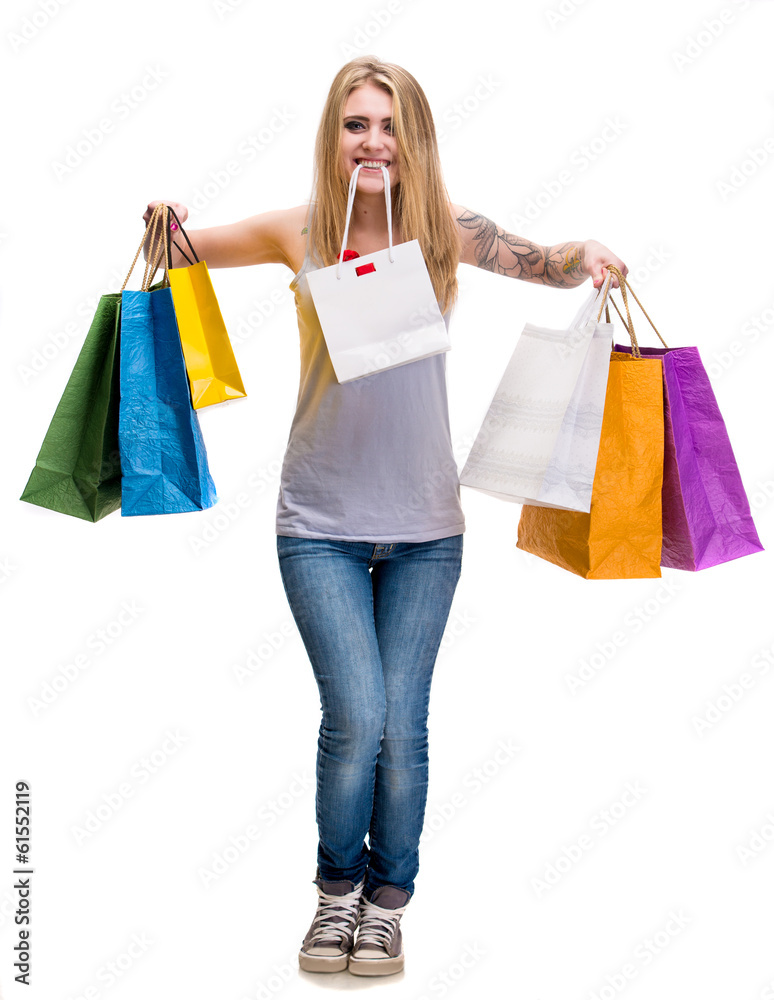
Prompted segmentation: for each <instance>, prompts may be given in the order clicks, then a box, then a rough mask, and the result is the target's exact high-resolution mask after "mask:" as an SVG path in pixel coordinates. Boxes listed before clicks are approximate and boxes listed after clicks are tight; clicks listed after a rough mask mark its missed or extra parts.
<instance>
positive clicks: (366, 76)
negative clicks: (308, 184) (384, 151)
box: [309, 56, 461, 312]
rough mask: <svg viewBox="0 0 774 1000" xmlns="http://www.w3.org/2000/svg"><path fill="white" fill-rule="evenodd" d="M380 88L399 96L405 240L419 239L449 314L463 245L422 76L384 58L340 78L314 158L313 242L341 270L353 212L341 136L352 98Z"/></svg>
mask: <svg viewBox="0 0 774 1000" xmlns="http://www.w3.org/2000/svg"><path fill="white" fill-rule="evenodd" d="M366 83H372V84H374V85H375V86H378V87H381V88H382V89H383V90H385V91H387V93H388V94H390V95H391V96H392V100H393V106H392V113H393V119H392V120H393V131H394V135H395V138H396V141H397V146H398V156H399V167H400V180H399V181H398V183H397V184H396V185H395V188H394V190H393V192H392V195H393V197H392V203H393V209H394V212H395V215H396V217H397V218H398V219H399V220H400V228H401V233H402V236H403V239H404V240H406V241H408V240H414V239H415V240H418V241H419V246H420V248H421V250H422V254H423V256H424V258H425V263H426V264H427V270H428V272H429V274H430V280H431V282H432V284H433V289H434V291H435V295H436V298H437V299H438V302H439V304H440V307H441V311H442V312H446V310H447V308H449V307H451V306H453V305H454V303H455V301H456V299H457V265H458V263H459V259H460V248H461V240H460V235H459V231H458V229H457V224H456V223H455V221H454V219H453V217H452V212H451V203H450V200H449V195H448V192H447V190H446V185H445V184H444V181H443V174H442V171H441V161H440V158H439V156H438V140H437V138H436V134H435V124H434V122H433V115H432V112H431V111H430V105H429V104H428V102H427V98H426V97H425V93H424V91H423V90H422V88H421V87H420V86H419V84H418V83H417V81H416V80H415V79H414V77H413V76H412V75H411V74H410V73H408V72H407V71H406V70H405V69H403V68H402V67H400V66H396V65H395V64H394V63H386V62H382V61H381V60H380V59H377V58H376V56H359V57H358V58H357V59H353V60H352V61H351V62H348V63H347V64H346V65H345V66H342V68H341V69H340V70H339V71H338V73H337V74H336V76H335V77H334V80H333V83H332V84H331V89H330V91H329V92H328V97H327V99H326V101H325V107H324V108H323V113H322V119H321V121H320V127H319V129H318V130H317V139H316V141H315V151H314V182H313V188H312V201H313V202H314V203H315V204H314V212H313V214H312V221H311V225H310V234H309V235H310V237H311V239H312V243H313V246H314V248H315V250H316V252H317V255H318V256H319V258H320V260H321V262H322V264H323V265H324V266H328V265H330V264H335V263H336V260H337V257H338V254H339V251H340V250H341V240H342V238H343V236H344V221H345V215H346V210H347V191H348V182H347V181H346V180H344V178H343V177H342V174H341V166H340V160H341V130H342V124H343V120H344V106H345V104H346V102H347V98H348V97H349V95H350V94H351V93H352V91H353V90H355V89H356V88H358V87H362V86H363V85H364V84H366Z"/></svg>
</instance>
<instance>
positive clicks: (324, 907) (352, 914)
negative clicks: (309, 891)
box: [298, 878, 363, 972]
mask: <svg viewBox="0 0 774 1000" xmlns="http://www.w3.org/2000/svg"><path fill="white" fill-rule="evenodd" d="M314 884H315V885H316V886H317V895H318V900H317V913H316V914H315V918H314V920H313V921H312V926H311V927H310V928H309V930H308V932H307V935H306V937H305V938H304V940H303V943H302V945H301V951H299V953H298V964H299V967H300V968H301V969H303V970H304V972H341V971H342V970H343V969H346V967H347V959H348V958H349V953H350V951H351V950H352V941H353V939H354V936H355V928H356V927H357V921H358V916H359V906H360V897H361V895H362V893H363V883H362V882H359V883H358V884H357V885H355V884H354V882H348V881H346V880H345V881H342V882H324V881H323V880H322V879H321V878H316V879H315V880H314Z"/></svg>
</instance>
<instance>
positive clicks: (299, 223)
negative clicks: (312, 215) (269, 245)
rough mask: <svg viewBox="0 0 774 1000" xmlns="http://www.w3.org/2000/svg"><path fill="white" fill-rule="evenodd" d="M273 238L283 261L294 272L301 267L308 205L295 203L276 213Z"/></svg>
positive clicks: (304, 250)
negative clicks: (292, 206)
mask: <svg viewBox="0 0 774 1000" xmlns="http://www.w3.org/2000/svg"><path fill="white" fill-rule="evenodd" d="M276 215H277V220H276V224H275V225H276V228H275V239H276V243H277V247H278V249H279V250H280V251H281V253H282V255H283V257H284V258H285V259H284V263H286V264H287V265H288V267H289V268H290V269H291V271H293V273H294V274H295V273H296V272H298V271H299V270H300V269H301V265H302V264H303V262H304V254H305V252H306V239H307V234H306V223H307V220H308V216H309V205H308V204H304V205H296V206H295V207H294V208H287V209H284V210H282V211H279V212H277V213H276Z"/></svg>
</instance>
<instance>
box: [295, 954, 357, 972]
mask: <svg viewBox="0 0 774 1000" xmlns="http://www.w3.org/2000/svg"><path fill="white" fill-rule="evenodd" d="M348 961H349V955H348V954H345V955H307V953H306V952H305V951H299V953H298V967H299V968H300V969H301V970H302V971H303V972H343V971H344V970H345V969H346V968H347V962H348Z"/></svg>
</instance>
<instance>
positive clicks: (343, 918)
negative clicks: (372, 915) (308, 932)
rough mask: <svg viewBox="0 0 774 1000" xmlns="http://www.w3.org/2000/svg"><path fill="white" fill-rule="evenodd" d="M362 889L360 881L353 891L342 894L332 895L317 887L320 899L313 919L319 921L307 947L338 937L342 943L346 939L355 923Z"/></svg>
mask: <svg viewBox="0 0 774 1000" xmlns="http://www.w3.org/2000/svg"><path fill="white" fill-rule="evenodd" d="M362 891H363V884H362V882H361V883H360V885H358V886H356V887H355V890H354V892H347V893H345V894H344V895H343V896H332V895H330V894H329V893H327V892H323V891H322V889H319V888H318V890H317V892H318V895H319V897H320V899H319V902H318V904H317V916H316V917H315V920H318V921H319V923H320V926H319V927H318V928H317V930H316V931H315V932H314V934H313V935H312V937H311V938H310V941H309V947H311V946H312V945H315V944H320V942H321V941H331V940H335V939H338V940H340V941H341V942H342V944H343V943H345V942H346V941H347V939H348V938H349V936H350V935H351V934H352V931H353V930H354V927H355V925H356V923H357V917H358V913H359V907H360V896H361V893H362Z"/></svg>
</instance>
